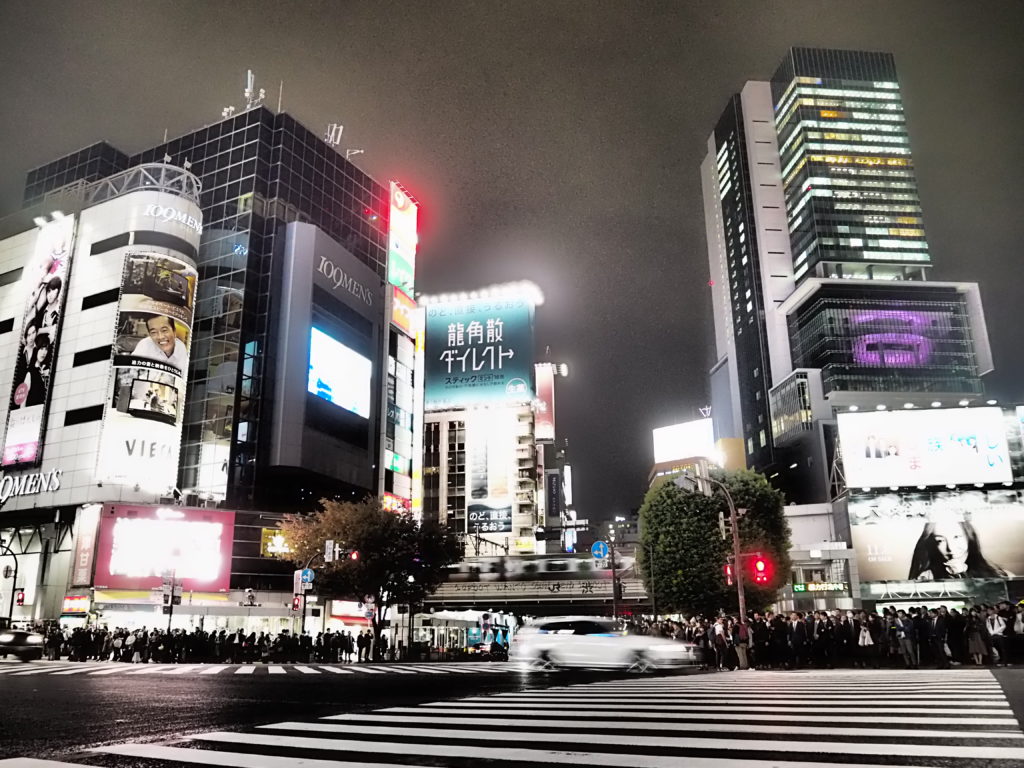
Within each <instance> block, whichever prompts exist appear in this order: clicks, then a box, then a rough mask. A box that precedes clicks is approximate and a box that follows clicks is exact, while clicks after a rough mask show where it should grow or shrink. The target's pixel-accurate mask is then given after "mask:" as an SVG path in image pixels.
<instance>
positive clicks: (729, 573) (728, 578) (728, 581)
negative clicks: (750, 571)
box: [725, 563, 732, 587]
mask: <svg viewBox="0 0 1024 768" xmlns="http://www.w3.org/2000/svg"><path fill="white" fill-rule="evenodd" d="M725 584H726V586H729V587H731V586H732V565H730V564H729V563H726V565H725Z"/></svg>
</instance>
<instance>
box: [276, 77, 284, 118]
mask: <svg viewBox="0 0 1024 768" xmlns="http://www.w3.org/2000/svg"><path fill="white" fill-rule="evenodd" d="M282 101H284V80H282V81H281V85H279V86H278V88H277V113H278V114H281V102H282Z"/></svg>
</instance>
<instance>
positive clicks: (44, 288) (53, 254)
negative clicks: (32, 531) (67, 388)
mask: <svg viewBox="0 0 1024 768" xmlns="http://www.w3.org/2000/svg"><path fill="white" fill-rule="evenodd" d="M74 239H75V217H74V216H64V217H63V218H60V219H57V220H56V221H51V222H49V223H48V224H46V225H44V226H42V227H40V228H39V233H38V235H37V238H36V244H35V250H34V251H33V254H32V258H31V259H30V260H29V262H28V263H27V264H26V265H25V267H24V269H23V270H22V275H21V284H22V285H23V286H24V287H25V288H24V289H25V305H24V308H23V309H22V315H21V323H20V325H19V326H18V327H19V328H20V330H19V334H20V335H19V338H18V352H17V356H16V358H15V363H14V381H13V382H12V384H11V399H10V404H9V410H8V413H7V432H6V433H5V435H4V449H3V456H2V458H0V466H4V467H15V466H34V465H38V464H39V462H40V461H42V458H43V438H44V436H45V431H46V414H47V411H48V409H49V407H50V391H51V389H52V374H53V369H54V363H55V361H56V359H57V342H58V341H59V338H60V328H61V322H62V320H63V318H64V304H65V299H66V298H67V294H68V278H69V276H70V272H71V255H72V247H73V243H74Z"/></svg>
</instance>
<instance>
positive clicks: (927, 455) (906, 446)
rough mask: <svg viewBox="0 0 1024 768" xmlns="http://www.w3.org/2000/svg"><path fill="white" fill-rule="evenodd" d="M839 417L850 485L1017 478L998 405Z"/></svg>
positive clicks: (894, 484) (993, 480) (846, 471)
mask: <svg viewBox="0 0 1024 768" xmlns="http://www.w3.org/2000/svg"><path fill="white" fill-rule="evenodd" d="M837 421H838V425H839V442H840V444H841V446H842V451H843V470H844V473H845V477H846V484H847V486H848V487H850V488H891V487H905V486H919V485H925V486H929V485H967V484H973V483H1004V482H1009V481H1010V480H1012V479H1013V471H1012V468H1011V466H1010V454H1009V449H1008V447H1007V443H1006V427H1005V426H1004V423H1003V415H1002V411H1001V410H1000V409H999V408H956V409H944V410H907V411H879V412H875V413H841V414H839V417H838V420H837Z"/></svg>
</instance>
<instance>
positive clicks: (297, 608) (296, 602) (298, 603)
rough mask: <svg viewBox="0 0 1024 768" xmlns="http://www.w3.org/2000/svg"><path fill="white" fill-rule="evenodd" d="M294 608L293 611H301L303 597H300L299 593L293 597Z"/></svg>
mask: <svg viewBox="0 0 1024 768" xmlns="http://www.w3.org/2000/svg"><path fill="white" fill-rule="evenodd" d="M292 610H293V611H301V610H302V598H301V597H299V596H298V595H296V596H295V597H293V598H292Z"/></svg>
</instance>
